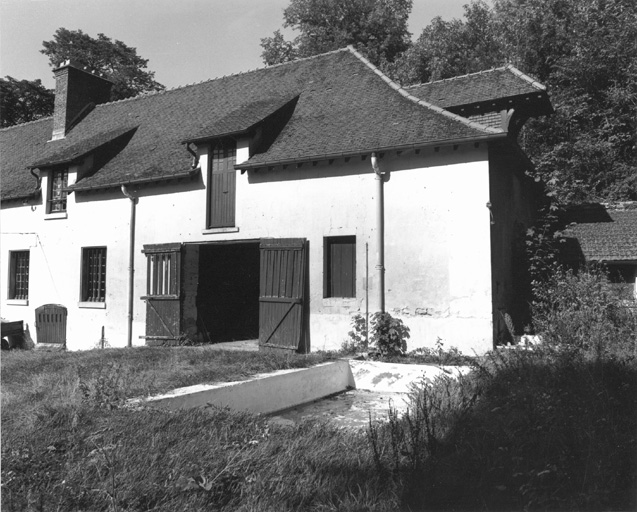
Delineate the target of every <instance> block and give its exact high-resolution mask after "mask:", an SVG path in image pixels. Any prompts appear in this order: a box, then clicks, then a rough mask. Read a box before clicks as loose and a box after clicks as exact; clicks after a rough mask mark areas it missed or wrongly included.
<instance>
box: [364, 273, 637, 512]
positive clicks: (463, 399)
mask: <svg viewBox="0 0 637 512" xmlns="http://www.w3.org/2000/svg"><path fill="white" fill-rule="evenodd" d="M534 287H535V297H536V298H535V303H534V312H535V321H536V328H537V330H538V332H539V333H540V335H541V336H542V338H543V340H544V342H543V343H542V344H541V345H539V346H535V347H534V348H533V350H522V349H520V350H516V349H513V350H500V351H497V352H493V353H490V354H489V355H488V356H487V357H486V358H484V359H481V360H477V359H476V360H474V361H473V362H472V364H473V371H472V372H471V373H470V374H469V375H467V376H458V377H457V378H453V377H452V376H444V377H442V378H440V379H438V380H436V381H435V382H433V383H431V382H422V383H420V385H418V386H416V387H415V388H414V390H413V393H412V397H411V408H410V410H409V411H408V413H407V414H406V415H405V416H404V417H403V418H398V417H397V415H396V414H395V413H390V415H389V420H390V421H389V423H388V424H387V425H379V424H371V425H370V429H369V438H370V442H371V444H372V447H373V451H374V457H375V463H376V466H377V469H378V471H379V472H380V473H383V474H385V475H387V477H388V478H390V479H392V481H394V482H396V483H400V485H401V486H402V489H403V500H404V501H403V503H404V504H405V505H408V506H409V507H413V508H417V509H424V510H442V509H454V510H458V509H460V510H475V509H488V510H492V509H498V510H522V509H524V510H527V509H528V510H602V509H603V510H609V509H610V510H634V509H635V507H636V506H637V495H636V493H635V489H637V459H636V458H635V454H636V453H637V438H636V437H635V432H637V352H636V347H637V338H636V334H637V324H636V323H635V322H636V318H635V312H636V311H637V310H636V309H635V303H634V301H633V302H629V301H626V300H622V299H620V298H618V296H617V294H616V293H614V290H613V287H612V286H611V285H610V284H609V283H608V280H607V276H606V274H605V273H604V272H603V271H602V270H601V269H598V268H588V269H582V270H581V271H580V272H579V273H575V272H573V271H572V270H565V269H562V268H560V267H559V266H555V267H554V271H553V272H552V273H551V274H546V279H545V280H543V281H542V280H538V281H536V282H535V284H534Z"/></svg>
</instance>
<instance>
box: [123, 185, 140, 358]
mask: <svg viewBox="0 0 637 512" xmlns="http://www.w3.org/2000/svg"><path fill="white" fill-rule="evenodd" d="M122 194H124V195H125V196H126V197H128V199H130V235H129V242H130V246H129V253H128V342H127V344H126V346H127V347H129V348H130V347H132V346H133V295H134V293H133V292H134V286H135V280H134V276H135V210H136V208H135V205H136V204H137V198H136V197H134V196H132V195H131V194H130V193H129V192H128V190H126V185H122Z"/></svg>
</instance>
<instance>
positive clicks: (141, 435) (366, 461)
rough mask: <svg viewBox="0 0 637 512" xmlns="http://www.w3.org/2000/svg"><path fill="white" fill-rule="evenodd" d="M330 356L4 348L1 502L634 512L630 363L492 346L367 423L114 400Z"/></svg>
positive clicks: (636, 365)
mask: <svg viewBox="0 0 637 512" xmlns="http://www.w3.org/2000/svg"><path fill="white" fill-rule="evenodd" d="M328 357H330V356H328V355H324V354H322V355H315V356H312V357H309V358H308V357H303V356H301V357H291V358H285V357H281V356H277V355H274V354H270V355H268V354H260V353H229V352H212V351H206V350H205V348H200V347H198V348H188V347H182V348H176V349H166V348H161V349H140V350H137V349H135V350H119V351H118V350H105V351H93V352H83V353H70V354H61V353H60V354H57V353H49V354H39V353H25V352H13V353H8V354H7V353H3V356H2V384H3V387H2V395H3V396H2V400H3V402H2V405H3V408H2V434H3V435H2V510H8V511H12V510H16V511H17V510H47V511H48V510H65V511H66V510H72V511H74V510H77V511H79V510H83V511H94V510H95V511H99V510H118V511H120V510H122V511H123V510H131V511H132V510H135V511H148V510H153V511H173V510H185V511H190V510H192V511H197V510H211V509H215V510H224V511H248V510H283V511H287V510H290V511H291V510H317V511H318V510H321V511H323V510H345V511H359V510H360V511H362V510H371V511H389V510H399V509H402V510H476V509H481V510H522V509H528V510H635V509H636V508H637V492H636V489H637V441H636V439H637V436H636V433H637V361H636V360H635V358H634V357H614V356H608V357H605V358H602V359H600V358H591V357H587V356H583V355H578V354H573V353H566V352H560V351H548V352H541V351H539V352H516V351H506V352H498V353H493V354H491V355H490V356H489V357H487V358H485V359H483V360H481V361H474V363H475V370H474V371H473V372H472V373H470V374H469V375H467V376H466V377H463V378H461V379H459V380H454V379H451V378H448V377H443V378H441V379H439V380H438V381H437V382H435V383H434V384H433V385H430V384H425V383H422V384H420V385H418V386H415V387H414V390H413V393H412V408H411V410H410V412H409V414H408V415H407V416H406V417H403V418H399V417H397V416H396V415H395V414H390V416H389V422H388V423H384V424H373V425H370V427H369V429H368V431H347V430H342V429H337V428H335V427H334V426H331V425H329V424H327V423H321V422H311V423H310V422H307V423H303V424H300V425H296V426H289V427H284V426H274V425H268V423H267V421H266V418H264V417H262V416H258V415H252V414H247V413H232V412H230V411H228V410H224V409H214V408H207V409H196V410H189V411H178V412H167V411H156V410H151V409H141V410H131V409H128V408H126V407H122V406H121V405H122V399H123V397H129V396H138V395H140V394H144V393H146V392H148V391H149V390H155V391H164V390H166V389H168V388H170V387H175V386H182V385H187V384H192V383H194V382H201V381H212V380H216V381H219V380H236V379H237V378H241V377H242V376H246V375H249V374H252V373H259V372H263V371H266V370H268V369H278V368H283V367H295V366H304V365H308V364H311V363H316V362H321V361H324V360H325V359H326V358H328Z"/></svg>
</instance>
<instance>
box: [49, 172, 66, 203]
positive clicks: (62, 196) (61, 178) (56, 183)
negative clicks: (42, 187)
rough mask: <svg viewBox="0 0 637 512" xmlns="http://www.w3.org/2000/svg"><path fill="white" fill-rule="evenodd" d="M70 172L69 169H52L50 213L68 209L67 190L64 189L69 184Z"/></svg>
mask: <svg viewBox="0 0 637 512" xmlns="http://www.w3.org/2000/svg"><path fill="white" fill-rule="evenodd" d="M68 182H69V172H68V170H67V169H64V170H62V171H51V178H50V185H49V194H48V203H49V204H48V211H47V212H48V213H57V212H65V211H66V195H67V194H66V192H65V190H64V189H66V187H67V186H68Z"/></svg>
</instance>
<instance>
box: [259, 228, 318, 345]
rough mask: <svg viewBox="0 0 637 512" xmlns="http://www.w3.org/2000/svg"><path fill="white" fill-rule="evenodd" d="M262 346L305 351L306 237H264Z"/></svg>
mask: <svg viewBox="0 0 637 512" xmlns="http://www.w3.org/2000/svg"><path fill="white" fill-rule="evenodd" d="M260 251H261V268H260V292H259V348H260V349H264V348H270V347H272V348H279V349H288V350H295V351H297V350H302V349H303V346H302V342H303V334H304V333H303V331H304V328H303V326H304V324H303V320H304V302H305V281H306V258H307V249H306V240H305V239H304V238H278V239H273V238H272V239H271V238H264V239H262V240H261V245H260Z"/></svg>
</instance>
